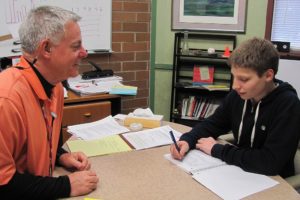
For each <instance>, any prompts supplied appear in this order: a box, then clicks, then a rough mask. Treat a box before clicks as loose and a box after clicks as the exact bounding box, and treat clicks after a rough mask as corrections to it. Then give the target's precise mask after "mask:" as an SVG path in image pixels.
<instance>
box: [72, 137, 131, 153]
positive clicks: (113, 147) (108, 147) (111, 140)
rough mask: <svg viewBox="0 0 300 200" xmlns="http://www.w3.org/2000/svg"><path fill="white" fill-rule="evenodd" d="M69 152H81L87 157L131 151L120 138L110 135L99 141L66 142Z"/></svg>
mask: <svg viewBox="0 0 300 200" xmlns="http://www.w3.org/2000/svg"><path fill="white" fill-rule="evenodd" d="M67 145H68V147H69V149H70V151H71V152H77V151H82V152H83V153H85V154H86V155H87V156H88V157H92V156H99V155H106V154H112V153H118V152H124V151H131V150H132V149H131V148H130V146H129V145H128V144H127V143H126V142H125V141H124V140H123V139H122V138H121V137H120V135H111V136H107V137H104V138H102V139H99V140H89V141H86V140H68V141H67Z"/></svg>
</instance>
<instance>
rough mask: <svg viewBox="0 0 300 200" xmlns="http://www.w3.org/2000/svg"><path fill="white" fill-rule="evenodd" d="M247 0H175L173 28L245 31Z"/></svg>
mask: <svg viewBox="0 0 300 200" xmlns="http://www.w3.org/2000/svg"><path fill="white" fill-rule="evenodd" d="M246 7H247V0H173V8H172V9H173V11H172V29H173V30H197V31H221V32H245V20H246Z"/></svg>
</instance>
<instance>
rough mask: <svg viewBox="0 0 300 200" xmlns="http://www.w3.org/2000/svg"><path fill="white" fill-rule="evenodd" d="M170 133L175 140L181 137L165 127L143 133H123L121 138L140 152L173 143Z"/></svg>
mask: <svg viewBox="0 0 300 200" xmlns="http://www.w3.org/2000/svg"><path fill="white" fill-rule="evenodd" d="M170 131H173V133H174V136H175V138H176V139H178V138H179V137H180V136H181V135H182V134H181V133H180V132H178V131H176V130H174V129H172V128H171V127H170V126H168V125H167V126H162V127H158V128H153V129H147V130H144V131H138V132H131V133H125V134H123V136H124V137H125V138H126V140H127V141H128V142H129V143H130V144H131V145H132V146H133V147H134V148H135V149H136V150H140V149H147V148H151V147H157V146H162V145H167V144H172V142H173V141H172V139H171V137H170Z"/></svg>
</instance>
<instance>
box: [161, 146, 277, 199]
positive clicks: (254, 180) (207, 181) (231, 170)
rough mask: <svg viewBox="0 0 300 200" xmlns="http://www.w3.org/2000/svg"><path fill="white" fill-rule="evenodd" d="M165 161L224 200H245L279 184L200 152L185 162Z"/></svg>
mask: <svg viewBox="0 0 300 200" xmlns="http://www.w3.org/2000/svg"><path fill="white" fill-rule="evenodd" d="M164 157H165V158H166V159H168V160H170V161H171V162H172V163H174V164H176V165H177V166H179V167H180V168H182V169H183V170H184V171H186V172H188V173H191V174H193V178H194V179H195V180H196V181H198V182H199V183H201V184H202V185H204V186H205V187H207V188H208V189H209V190H211V191H212V192H214V193H215V194H217V195H218V196H219V197H221V198H222V199H228V200H237V199H242V198H244V197H246V196H249V195H251V194H254V193H257V192H260V191H262V190H265V189H267V188H270V187H273V186H275V185H277V184H278V182H277V181H275V180H273V179H271V178H269V177H267V176H265V175H261V174H256V173H250V172H245V171H244V170H242V169H241V168H240V167H237V166H234V165H228V164H226V163H225V162H222V161H221V160H219V159H217V158H214V157H212V156H209V155H207V154H205V153H203V152H201V151H199V150H192V151H190V152H189V153H188V154H187V155H186V157H185V158H184V159H183V160H182V161H179V160H175V159H174V158H172V157H171V155H170V154H166V155H164Z"/></svg>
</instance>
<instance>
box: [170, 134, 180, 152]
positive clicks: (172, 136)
mask: <svg viewBox="0 0 300 200" xmlns="http://www.w3.org/2000/svg"><path fill="white" fill-rule="evenodd" d="M170 136H171V138H172V140H173V143H174V144H175V148H176V150H177V151H178V153H179V152H180V148H179V146H178V144H177V142H176V140H175V136H174V134H173V131H170Z"/></svg>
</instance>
